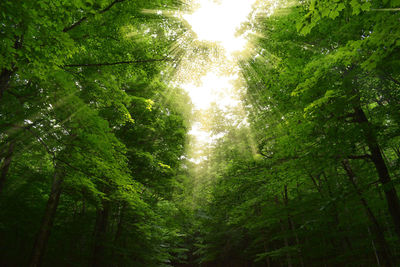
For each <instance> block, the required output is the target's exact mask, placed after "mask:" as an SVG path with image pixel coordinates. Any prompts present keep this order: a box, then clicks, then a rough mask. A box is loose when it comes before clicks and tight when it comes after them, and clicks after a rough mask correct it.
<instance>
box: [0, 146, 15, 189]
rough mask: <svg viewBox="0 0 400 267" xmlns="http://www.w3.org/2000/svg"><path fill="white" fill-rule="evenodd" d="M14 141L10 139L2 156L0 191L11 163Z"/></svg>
mask: <svg viewBox="0 0 400 267" xmlns="http://www.w3.org/2000/svg"><path fill="white" fill-rule="evenodd" d="M14 145H15V143H14V141H11V143H10V145H9V146H8V150H7V154H6V155H5V157H4V161H3V165H2V166H1V174H0V193H1V192H2V191H3V188H4V184H5V182H6V179H7V174H8V170H9V168H10V165H11V160H12V157H13V154H14Z"/></svg>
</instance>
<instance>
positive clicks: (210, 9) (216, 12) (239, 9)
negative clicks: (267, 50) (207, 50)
mask: <svg viewBox="0 0 400 267" xmlns="http://www.w3.org/2000/svg"><path fill="white" fill-rule="evenodd" d="M199 2H200V5H201V6H200V8H199V9H198V10H196V11H195V12H194V13H193V14H187V15H184V16H183V17H184V19H186V20H187V21H188V22H189V24H190V25H191V26H192V28H193V31H194V32H195V33H196V34H197V36H198V38H199V39H200V40H207V41H218V42H221V45H222V46H223V47H224V48H225V49H226V50H227V52H228V53H231V52H234V51H237V50H241V49H243V47H244V46H245V44H246V40H245V39H244V38H242V37H235V32H236V29H237V28H238V27H239V26H240V24H241V23H242V22H244V21H245V20H246V17H247V15H248V14H249V13H250V11H251V6H252V4H253V3H254V2H255V0H220V1H218V2H216V1H215V0H214V1H213V0H199Z"/></svg>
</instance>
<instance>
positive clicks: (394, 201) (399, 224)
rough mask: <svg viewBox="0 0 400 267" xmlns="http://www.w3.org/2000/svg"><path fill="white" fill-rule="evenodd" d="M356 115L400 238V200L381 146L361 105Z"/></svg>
mask: <svg viewBox="0 0 400 267" xmlns="http://www.w3.org/2000/svg"><path fill="white" fill-rule="evenodd" d="M353 108H354V111H355V116H356V119H357V121H358V122H360V124H362V127H363V128H362V129H363V131H364V134H365V141H366V143H367V146H368V148H369V150H370V152H371V160H372V162H373V163H374V165H375V168H376V171H377V172H378V176H379V181H380V182H381V184H382V185H383V190H384V192H385V196H386V201H387V205H388V209H389V213H390V215H391V217H392V220H393V223H394V227H395V231H396V233H397V235H398V237H399V238H400V202H399V197H398V195H397V192H396V189H395V187H394V186H393V183H392V179H391V177H390V174H389V170H388V168H387V166H386V163H385V161H384V159H383V156H382V152H381V149H380V147H379V144H378V141H377V139H376V136H375V134H374V132H373V130H372V125H371V124H370V123H369V121H368V119H367V117H366V116H365V113H364V111H363V110H362V108H361V107H360V106H356V105H355V106H354V107H353Z"/></svg>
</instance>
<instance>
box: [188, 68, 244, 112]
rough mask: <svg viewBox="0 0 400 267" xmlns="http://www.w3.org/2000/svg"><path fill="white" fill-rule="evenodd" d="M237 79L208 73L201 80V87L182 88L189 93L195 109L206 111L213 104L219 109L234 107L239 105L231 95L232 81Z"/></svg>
mask: <svg viewBox="0 0 400 267" xmlns="http://www.w3.org/2000/svg"><path fill="white" fill-rule="evenodd" d="M235 79H237V76H236V75H233V76H218V75H217V74H216V73H214V72H209V73H207V75H205V76H203V77H202V78H201V85H200V86H197V85H195V84H184V85H183V88H184V89H185V90H186V91H187V92H188V93H189V96H190V98H191V99H192V102H193V104H194V107H195V109H207V108H209V107H210V104H211V103H213V102H215V103H217V105H218V106H219V107H221V108H223V107H226V106H235V105H237V104H238V103H239V100H238V99H235V98H234V97H233V95H232V93H233V92H231V90H232V81H233V80H235Z"/></svg>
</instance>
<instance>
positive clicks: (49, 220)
mask: <svg viewBox="0 0 400 267" xmlns="http://www.w3.org/2000/svg"><path fill="white" fill-rule="evenodd" d="M63 181H64V177H63V174H62V173H61V172H60V170H59V169H58V167H57V166H56V167H55V170H54V175H53V182H52V185H51V191H50V196H49V199H48V201H47V205H46V210H45V212H44V216H43V220H42V223H41V225H40V229H39V232H38V234H37V236H36V240H35V245H34V246H33V251H32V256H31V260H30V262H29V266H30V267H37V266H41V264H42V260H43V256H44V253H45V251H46V245H47V241H48V240H49V236H50V231H51V229H52V227H53V222H54V218H55V215H56V211H57V207H58V203H59V200H60V196H61V191H62V184H63Z"/></svg>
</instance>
